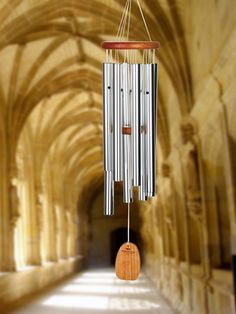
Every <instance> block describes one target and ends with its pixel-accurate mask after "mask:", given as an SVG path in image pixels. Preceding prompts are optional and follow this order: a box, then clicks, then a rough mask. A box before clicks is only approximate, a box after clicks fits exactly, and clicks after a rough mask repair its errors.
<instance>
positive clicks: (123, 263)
mask: <svg viewBox="0 0 236 314" xmlns="http://www.w3.org/2000/svg"><path fill="white" fill-rule="evenodd" d="M115 268H116V276H117V277H118V278H119V279H121V280H136V279H137V278H138V276H139V273H140V268H141V262H140V254H139V250H138V248H137V246H136V245H135V244H133V243H131V242H127V243H124V244H123V245H122V246H121V247H120V249H119V251H118V254H117V256H116V265H115Z"/></svg>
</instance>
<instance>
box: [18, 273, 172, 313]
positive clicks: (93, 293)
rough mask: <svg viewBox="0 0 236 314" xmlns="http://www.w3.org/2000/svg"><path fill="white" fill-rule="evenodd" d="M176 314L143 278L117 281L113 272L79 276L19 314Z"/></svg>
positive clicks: (142, 276)
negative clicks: (121, 313)
mask: <svg viewBox="0 0 236 314" xmlns="http://www.w3.org/2000/svg"><path fill="white" fill-rule="evenodd" d="M120 312H123V313H130V314H131V313H140V314H174V312H173V311H172V310H171V309H170V307H169V306H168V305H167V303H166V302H165V301H164V299H163V298H162V297H161V296H160V295H159V293H158V291H157V290H156V288H155V287H154V285H153V284H152V283H151V282H150V281H149V280H148V279H147V278H146V277H145V276H144V275H143V274H141V275H140V278H139V279H138V280H136V281H127V282H125V281H122V280H119V279H117V278H116V276H115V273H114V269H107V270H105V269H103V270H92V271H87V272H83V273H81V274H79V275H77V276H76V277H75V278H74V279H72V280H69V281H67V282H66V283H65V284H64V285H61V286H59V287H58V288H57V289H54V291H51V293H50V294H49V295H48V296H44V297H43V298H41V299H40V300H38V301H36V302H34V303H32V304H29V305H28V306H27V307H25V308H23V309H22V310H20V311H17V312H15V313H16V314H31V313H32V314H41V313H44V314H71V313H77V314H96V313H97V314H101V313H104V314H111V313H112V314H114V313H120Z"/></svg>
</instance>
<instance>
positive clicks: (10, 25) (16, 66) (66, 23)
mask: <svg viewBox="0 0 236 314" xmlns="http://www.w3.org/2000/svg"><path fill="white" fill-rule="evenodd" d="M201 2H202V1H201ZM211 2H212V1H211ZM141 3H142V5H143V10H144V13H145V16H146V20H147V24H148V26H149V29H150V33H151V36H152V39H153V40H158V41H160V43H161V49H160V51H159V53H158V60H159V63H160V77H161V80H160V82H159V108H158V114H159V120H158V124H159V125H158V144H159V145H158V147H159V155H160V156H163V158H164V157H166V156H168V153H169V151H170V142H171V130H170V123H173V125H175V119H176V117H181V116H182V115H185V114H187V113H189V112H190V111H191V108H192V107H193V104H194V97H195V96H194V95H195V90H194V88H193V83H194V82H195V81H198V80H199V77H201V72H200V74H196V73H197V71H195V72H194V73H192V72H193V70H192V68H193V66H194V67H195V69H198V64H197V63H196V61H193V60H191V58H190V57H189V54H190V51H191V53H194V51H195V52H196V49H194V50H191V48H192V46H193V44H194V45H195V46H196V47H197V45H201V43H202V41H201V40H200V39H199V38H200V34H199V33H197V34H196V35H195V37H194V34H193V32H192V28H191V27H192V26H193V24H194V22H195V20H194V21H193V23H192V24H191V23H190V18H191V16H190V13H191V12H192V10H200V9H199V8H200V6H198V4H194V5H193V4H192V3H191V4H190V2H189V1H186V0H159V1H157V0H145V1H144V0H143V1H141ZM124 4H125V0H77V1H76V0H11V1H9V0H0V20H1V25H0V48H1V51H0V99H1V103H0V110H1V113H2V117H4V121H5V122H6V123H7V132H8V133H7V134H8V136H9V138H10V139H11V150H12V152H13V156H15V154H16V151H17V149H19V146H20V143H21V141H22V142H23V141H26V139H24V140H23V138H27V141H29V142H30V145H31V146H32V150H34V151H35V152H37V154H36V160H35V163H36V169H37V175H38V176H39V177H40V176H41V173H42V171H43V167H44V163H45V161H46V160H48V159H50V160H51V161H52V162H53V163H54V165H55V169H60V171H61V173H62V176H64V178H65V181H66V180H69V182H70V184H77V185H79V183H81V182H83V186H86V185H89V184H90V183H91V182H93V185H94V186H98V185H100V184H101V182H102V78H101V63H102V61H103V57H104V52H103V51H102V49H101V47H100V44H101V42H102V41H103V40H106V39H109V40H112V39H113V38H114V36H115V35H116V32H117V28H118V25H119V22H120V18H121V15H122V12H123V8H124ZM206 6H207V5H206ZM201 8H202V7H201ZM219 11H220V10H219ZM221 14H222V16H223V15H224V12H222V13H221ZM216 18H218V17H216ZM219 18H220V16H219ZM222 18H223V17H222ZM196 20H197V19H196ZM228 23H229V22H228ZM190 25H192V26H191V27H190ZM131 26H132V27H131V38H132V39H137V40H142V39H146V33H145V28H144V26H143V24H142V20H141V17H140V14H139V11H138V6H137V4H136V1H133V9H132V17H131ZM224 33H227V25H226V29H225V31H224ZM189 36H193V40H194V41H193V43H191V44H189ZM203 38H204V36H203ZM222 38H223V35H222ZM222 40H223V39H222ZM203 42H204V40H203ZM195 46H194V47H195ZM194 62H195V63H194ZM199 71H200V70H198V72H199ZM193 81H194V82H193ZM170 103H171V108H170V106H169V105H168V104H170ZM160 158H162V157H160ZM56 165H57V166H56ZM55 171H57V170H55Z"/></svg>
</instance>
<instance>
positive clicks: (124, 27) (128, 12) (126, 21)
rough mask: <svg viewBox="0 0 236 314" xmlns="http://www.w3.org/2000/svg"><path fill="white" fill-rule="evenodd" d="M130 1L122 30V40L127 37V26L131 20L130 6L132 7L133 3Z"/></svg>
mask: <svg viewBox="0 0 236 314" xmlns="http://www.w3.org/2000/svg"><path fill="white" fill-rule="evenodd" d="M128 1H129V2H128V7H127V9H126V12H125V19H124V23H123V27H122V30H121V38H124V37H125V31H126V25H127V24H128V20H129V14H130V6H131V1H132V0H128Z"/></svg>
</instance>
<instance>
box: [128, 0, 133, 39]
mask: <svg viewBox="0 0 236 314" xmlns="http://www.w3.org/2000/svg"><path fill="white" fill-rule="evenodd" d="M131 11H132V0H131V1H130V8H129V15H128V16H129V20H128V28H127V41H129V31H130V20H131Z"/></svg>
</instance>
